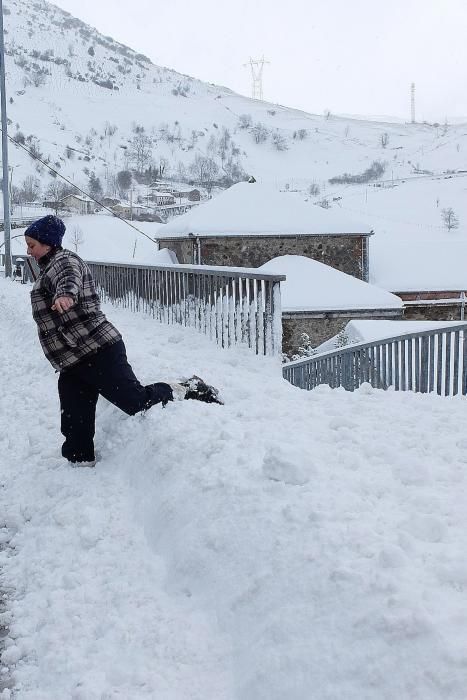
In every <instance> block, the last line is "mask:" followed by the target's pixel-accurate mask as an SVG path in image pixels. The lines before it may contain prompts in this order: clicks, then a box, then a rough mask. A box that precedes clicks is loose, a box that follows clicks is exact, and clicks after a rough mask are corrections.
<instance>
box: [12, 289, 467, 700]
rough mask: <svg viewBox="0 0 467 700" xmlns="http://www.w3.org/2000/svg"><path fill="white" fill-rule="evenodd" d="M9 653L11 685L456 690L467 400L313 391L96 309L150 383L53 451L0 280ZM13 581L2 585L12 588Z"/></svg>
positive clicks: (160, 691)
mask: <svg viewBox="0 0 467 700" xmlns="http://www.w3.org/2000/svg"><path fill="white" fill-rule="evenodd" d="M0 306H1V309H2V314H1V316H0V324H1V325H0V352H1V353H2V358H3V363H2V389H3V391H2V393H1V395H0V416H1V418H0V420H1V424H0V428H1V430H0V455H1V457H0V460H1V461H0V464H1V483H2V488H1V489H0V513H1V518H2V525H4V526H5V527H4V529H3V530H1V531H0V532H1V536H2V540H3V542H4V543H5V545H6V549H5V550H4V552H2V553H1V554H0V563H1V567H2V578H1V585H2V587H3V588H4V589H5V590H8V591H10V592H9V596H8V599H7V609H8V614H7V616H6V621H7V622H8V623H9V626H10V632H9V636H8V637H7V640H6V646H7V648H6V651H5V653H4V655H3V661H4V663H5V664H7V665H8V666H9V667H11V672H12V674H13V679H14V681H15V682H16V695H15V698H18V700H68V699H69V700H77V699H79V700H98V699H99V700H101V699H102V698H131V700H140V699H143V698H144V699H146V698H148V699H149V698H151V699H152V700H154V698H160V700H182V699H183V700H193V699H196V700H222V699H229V700H284V698H287V700H308V699H309V698H311V697H313V698H316V700H337V699H339V700H341V699H342V698H345V699H346V700H363V699H365V700H382V699H385V700H386V699H387V700H393V699H394V698H415V697H416V698H423V699H424V700H465V688H466V687H467V655H466V653H465V649H466V646H467V611H466V606H465V591H466V589H467V565H466V564H465V551H466V546H467V537H466V534H465V533H466V528H467V514H466V509H465V501H466V496H467V469H466V463H467V439H466V438H465V437H463V434H462V430H460V429H459V426H463V425H465V423H466V401H465V399H464V398H460V397H457V398H451V399H450V398H441V397H436V396H428V395H415V394H409V393H406V394H403V393H395V392H392V391H388V392H382V391H378V390H372V389H371V388H370V387H368V386H367V385H366V386H364V387H363V388H362V389H361V390H360V391H358V392H355V393H353V394H351V393H346V392H344V391H343V390H331V389H328V388H320V389H316V390H315V391H313V392H310V393H307V392H304V391H301V390H299V389H296V388H294V387H292V386H290V385H288V384H287V383H286V382H284V381H283V380H282V379H281V378H280V367H279V365H278V364H276V362H275V361H271V360H264V359H261V358H256V357H254V356H251V355H250V354H249V353H248V352H247V351H246V350H239V349H235V350H229V351H227V350H225V351H222V350H220V349H217V348H216V347H215V346H214V345H211V344H210V343H209V342H208V340H207V339H206V338H204V337H203V336H201V335H198V334H197V333H195V332H191V331H189V330H183V329H180V328H174V327H168V326H163V325H159V324H158V323H157V322H155V321H153V320H152V319H149V318H145V317H143V316H138V315H132V314H131V313H129V312H124V311H120V310H115V309H112V308H108V309H107V312H108V315H109V316H110V317H111V319H112V320H114V321H115V322H116V323H117V325H118V327H119V328H120V329H121V330H122V332H123V333H124V336H125V339H126V342H127V347H128V353H129V357H130V358H131V360H132V362H133V366H134V369H135V370H136V372H137V373H138V374H139V375H140V377H141V379H142V380H143V381H150V380H156V379H162V378H164V377H177V376H179V375H180V374H191V373H193V372H196V373H198V374H200V375H202V376H206V378H207V379H209V380H210V381H212V382H213V383H215V384H216V385H218V386H220V387H221V389H222V393H223V396H224V399H225V402H226V405H225V406H223V407H220V406H211V405H204V404H197V403H191V402H190V403H188V402H184V403H177V404H172V405H169V406H168V407H167V408H166V409H165V410H162V409H160V408H158V407H155V408H154V409H152V410H151V411H149V412H148V413H147V414H146V415H145V416H139V417H135V418H129V417H127V416H125V415H123V414H121V413H119V412H118V411H117V409H115V408H114V407H113V406H110V405H109V404H107V403H106V402H105V401H101V402H100V403H99V411H98V427H97V435H96V442H97V446H98V449H99V450H100V451H101V452H102V461H101V462H100V463H99V465H98V467H97V468H96V469H95V470H74V469H70V468H69V467H68V466H67V465H65V464H63V463H62V461H61V460H60V459H59V457H58V456H57V455H58V445H59V437H60V436H59V433H58V420H59V413H58V402H57V398H56V390H55V383H56V378H55V376H54V373H53V371H52V370H51V369H50V368H49V367H48V365H47V363H46V361H45V360H44V359H43V358H42V357H41V352H40V349H39V347H38V343H37V340H36V338H35V332H34V328H33V323H32V321H31V320H30V317H29V310H28V299H27V288H26V287H24V286H22V285H19V284H18V285H14V284H12V283H8V282H4V281H3V280H0ZM10 589H11V590H10Z"/></svg>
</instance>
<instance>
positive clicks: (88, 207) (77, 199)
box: [60, 194, 96, 214]
mask: <svg viewBox="0 0 467 700" xmlns="http://www.w3.org/2000/svg"><path fill="white" fill-rule="evenodd" d="M60 203H61V204H62V208H65V209H68V210H69V211H72V212H75V213H76V214H93V213H94V210H95V208H96V205H95V203H94V202H93V200H92V199H89V197H84V196H81V195H79V194H68V195H67V196H66V197H62V199H61V200H60Z"/></svg>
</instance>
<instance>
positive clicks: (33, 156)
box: [0, 128, 157, 245]
mask: <svg viewBox="0 0 467 700" xmlns="http://www.w3.org/2000/svg"><path fill="white" fill-rule="evenodd" d="M1 131H2V130H1V128H0V132H1ZM7 138H8V140H9V141H11V143H13V144H14V145H15V146H16V147H17V148H22V149H23V151H26V153H27V154H28V155H29V156H30V157H31V158H32V159H33V160H37V161H39V163H41V164H42V165H44V166H45V167H46V168H48V170H50V172H52V173H54V174H55V176H56V177H59V178H60V179H61V180H63V181H64V182H66V183H67V184H69V185H70V186H71V187H73V189H74V190H77V191H78V192H80V193H81V194H84V196H85V197H88V198H89V199H91V200H92V201H93V202H95V203H96V204H98V205H99V206H100V207H102V209H105V210H106V211H108V212H109V214H111V215H112V216H113V217H115V218H116V219H119V220H120V221H121V222H122V223H124V224H126V225H127V226H129V227H130V228H132V229H134V230H135V231H136V232H137V233H140V234H141V235H142V236H145V238H148V239H149V240H150V241H152V243H154V245H157V241H155V240H154V238H151V236H149V235H148V234H147V233H144V231H141V229H139V228H138V227H137V226H134V225H133V224H132V223H130V222H129V221H127V220H126V219H123V218H122V217H121V216H119V215H118V214H116V213H115V212H114V211H112V209H110V207H107V206H105V204H102V202H100V201H99V200H98V199H96V198H95V197H93V196H92V195H91V194H89V193H88V192H86V191H85V190H83V189H81V187H78V185H76V184H75V183H74V182H72V181H71V180H69V179H68V178H66V177H65V176H64V175H62V174H61V173H59V172H58V170H55V168H52V166H51V165H49V163H47V162H46V161H45V160H42V158H39V156H38V155H36V154H35V153H33V152H32V151H31V150H30V149H29V148H27V147H26V146H25V145H24V144H23V143H19V142H18V141H15V139H14V138H13V137H11V136H10V135H9V134H7Z"/></svg>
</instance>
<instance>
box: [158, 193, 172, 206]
mask: <svg viewBox="0 0 467 700" xmlns="http://www.w3.org/2000/svg"><path fill="white" fill-rule="evenodd" d="M154 200H155V203H156V206H158V207H161V206H165V205H167V204H175V197H174V195H173V194H172V193H171V192H154Z"/></svg>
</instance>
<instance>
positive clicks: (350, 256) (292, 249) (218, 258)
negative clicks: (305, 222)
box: [159, 234, 368, 279]
mask: <svg viewBox="0 0 467 700" xmlns="http://www.w3.org/2000/svg"><path fill="white" fill-rule="evenodd" d="M366 239H367V237H366V236H363V235H361V236H358V235H322V236H313V235H305V234H302V235H296V236H293V235H290V236H285V235H284V236H254V235H252V236H249V235H248V236H208V237H200V238H199V239H196V238H163V239H160V240H159V245H160V247H161V248H170V249H171V250H173V251H174V252H175V253H176V255H177V258H178V261H179V262H180V263H181V264H185V265H187V264H193V263H201V264H202V265H228V266H230V267H260V266H261V265H263V264H264V263H266V262H268V261H269V260H271V259H272V258H277V257H278V256H280V255H303V256H305V257H307V258H312V259H313V260H318V261H319V262H322V263H324V264H325V265H330V266H331V267H334V268H336V269H337V270H340V271H341V272H346V273H347V274H348V275H352V276H353V277H357V278H358V279H366V276H367V270H368V253H367V251H368V245H367V240H366ZM197 240H198V241H199V247H198V243H197ZM198 250H199V255H200V259H199V258H198Z"/></svg>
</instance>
